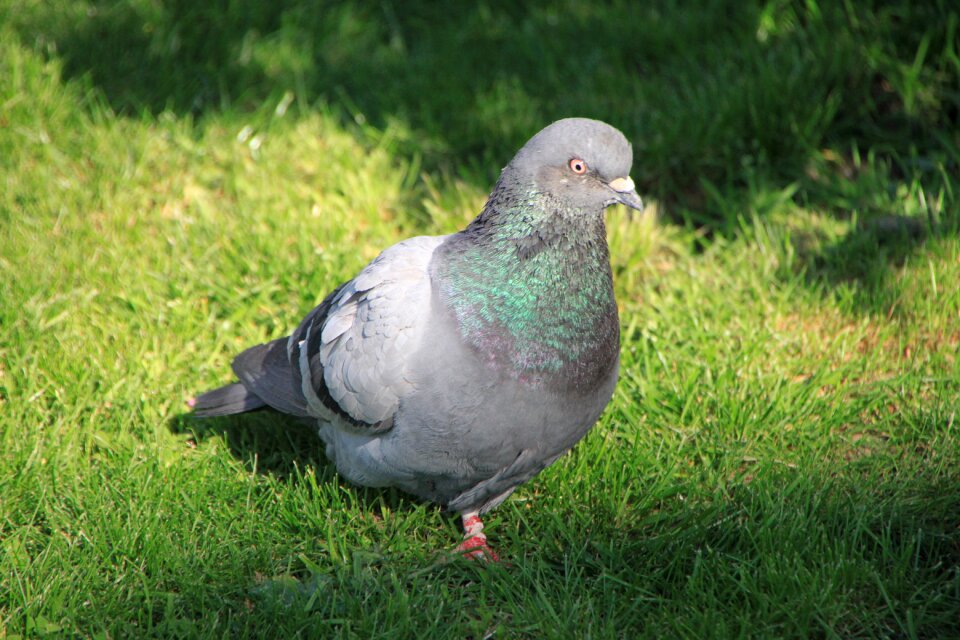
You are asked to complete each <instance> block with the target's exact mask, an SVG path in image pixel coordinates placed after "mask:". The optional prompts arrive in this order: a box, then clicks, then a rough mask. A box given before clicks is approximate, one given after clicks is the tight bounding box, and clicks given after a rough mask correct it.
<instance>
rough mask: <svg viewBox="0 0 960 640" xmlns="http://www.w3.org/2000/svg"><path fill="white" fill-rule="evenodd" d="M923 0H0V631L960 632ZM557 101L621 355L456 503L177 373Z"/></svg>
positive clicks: (958, 375) (958, 372)
mask: <svg viewBox="0 0 960 640" xmlns="http://www.w3.org/2000/svg"><path fill="white" fill-rule="evenodd" d="M958 31H960V9H957V8H956V5H955V4H953V3H951V2H948V1H947V0H940V1H937V0H933V1H930V2H925V3H920V2H909V1H908V0H899V1H897V0H894V1H891V2H862V3H861V2H856V3H854V2H837V3H826V2H822V3H818V2H817V1H816V0H807V1H806V2H790V1H787V0H768V1H765V2H757V3H741V2H735V1H733V0H712V1H711V0H700V1H699V2H695V3H674V2H670V1H668V0H654V1H653V2H648V3H643V5H642V6H636V5H635V3H627V2H611V3H607V4H604V5H601V4H598V3H577V2H562V3H557V4H555V5H553V6H552V8H547V7H539V8H537V7H533V6H530V5H526V4H524V3H514V2H510V3H508V2H494V1H486V2H480V3H475V4H472V5H471V6H469V7H464V8H462V9H459V10H455V9H453V8H448V9H446V10H444V11H438V10H437V7H436V6H435V5H433V4H431V3H426V2H413V3H400V2H391V1H386V2H380V3H362V2H352V3H323V2H316V3H311V2H305V1H303V0H299V1H295V0H284V1H281V2H273V3H261V2H254V1H253V0H231V1H229V2H227V1H218V2H208V3H193V2H187V1H186V0H176V1H172V2H165V3H160V2H153V1H151V0H129V1H127V2H96V1H93V0H87V1H84V0H58V2H40V1H38V0H0V639H2V640H6V639H12V638H25V637H29V638H33V637H58V638H59V637H78V638H79V637H97V638H124V637H178V638H179V637H188V638H193V637H198V638H200V637H203V638H206V637H217V638H235V637H266V638H274V637H331V636H345V637H359V638H379V637H390V638H397V637H431V638H447V637H450V638H475V639H477V640H479V639H481V638H491V637H496V638H513V637H521V638H544V637H547V638H550V637H553V638H573V637H602V638H634V637H652V638H662V637H683V638H707V637H716V638H731V637H816V638H883V637H890V638H943V637H957V636H958V635H960V415H958V414H960V44H958V42H960V35H958ZM569 115H582V116H588V117H596V118H600V119H603V120H605V121H608V122H610V123H611V124H613V125H615V126H617V127H618V128H620V129H621V130H623V131H624V133H625V134H626V135H627V137H628V138H630V139H631V140H632V142H633V145H634V150H635V161H634V169H633V177H634V179H635V180H636V182H637V184H638V186H639V189H640V191H641V192H642V194H643V195H644V197H645V200H647V201H648V202H649V203H650V206H649V207H648V211H647V212H646V213H645V214H644V215H643V216H633V217H632V218H631V217H629V216H628V215H627V212H626V211H625V210H620V209H611V210H610V211H609V212H608V214H607V222H608V232H609V241H610V248H611V256H612V262H613V268H614V278H615V281H616V290H617V297H618V301H619V304H620V307H621V314H620V319H621V327H622V353H621V377H620V382H619V384H618V387H617V391H616V393H615V395H614V399H613V401H612V402H611V404H610V406H609V408H608V409H607V411H606V412H605V414H604V415H603V417H602V418H601V420H600V422H599V423H598V424H597V426H596V427H595V428H594V429H593V430H592V431H591V432H590V434H589V435H588V436H587V438H586V439H585V440H584V441H583V442H581V443H580V444H579V445H578V446H577V447H576V448H575V449H574V450H573V451H572V452H571V453H570V454H569V455H567V456H565V457H563V458H562V459H561V460H560V461H558V462H557V463H556V464H555V465H553V466H552V467H550V468H549V469H548V470H546V471H545V472H543V473H542V474H541V475H539V476H538V477H537V478H535V479H534V480H533V481H531V482H530V483H528V484H526V485H524V486H523V487H521V489H520V490H518V492H517V493H516V494H515V495H514V497H512V498H511V499H510V500H508V501H507V502H506V503H505V504H504V505H503V506H502V507H500V508H499V509H498V510H497V511H495V512H494V513H493V514H492V515H491V516H490V517H489V518H488V519H487V521H486V522H487V530H486V531H487V533H488V535H489V536H490V541H491V543H492V545H493V546H494V547H495V548H496V549H497V550H498V552H500V554H501V556H503V557H504V558H505V560H506V562H505V563H502V564H498V565H488V564H483V563H475V562H470V561H466V560H462V559H460V558H456V557H453V556H451V555H450V554H449V553H448V550H449V549H450V548H452V546H453V545H454V544H455V543H456V541H457V540H458V538H459V532H458V529H457V523H456V521H455V519H453V518H451V517H450V515H449V514H445V513H443V512H442V511H440V510H439V509H438V508H436V507H435V506H432V505H427V504H422V503H419V502H417V501H415V500H413V499H411V498H409V497H407V496H405V495H403V494H401V493H398V492H394V491H381V490H371V489H360V488H357V487H354V486H351V485H349V484H347V483H346V482H345V481H344V480H343V479H342V478H340V477H338V476H337V474H336V473H335V471H334V469H333V467H332V465H330V464H329V463H328V462H327V461H326V459H325V458H324V456H323V453H322V450H321V448H320V447H319V446H318V440H317V439H316V438H315V436H314V435H313V433H312V432H311V431H310V429H308V428H306V427H304V426H302V425H300V424H298V423H295V422H293V421H290V420H286V419H283V418H280V417H277V416H275V415H271V414H268V413H256V414H252V415H248V416H241V417H234V418H224V419H217V420H212V421H197V420H194V419H192V418H190V417H189V415H188V411H187V408H186V406H185V400H186V399H187V398H189V397H191V396H192V395H194V394H195V393H197V392H198V391H201V390H205V389H207V388H210V387H212V386H215V385H218V384H222V383H225V382H227V381H229V379H230V373H229V362H230V360H231V358H232V356H233V355H235V354H236V353H237V352H238V351H239V350H240V349H242V348H243V347H244V346H246V345H249V344H252V343H256V342H260V341H265V340H268V339H271V338H274V337H279V336H282V335H286V333H287V332H289V330H290V329H291V328H293V327H294V326H295V325H296V323H297V322H298V321H299V319H300V318H301V317H302V315H303V314H305V313H306V312H307V311H308V310H309V309H310V308H312V306H313V305H315V304H316V303H317V302H319V300H320V299H322V297H323V296H324V294H325V293H326V292H328V291H329V290H330V289H331V288H332V287H334V286H336V285H337V284H338V283H340V282H342V281H343V280H345V279H348V278H350V277H351V276H352V275H353V274H355V273H356V272H357V270H359V269H360V268H361V267H362V266H363V265H364V264H365V263H366V262H367V261H369V260H370V259H372V258H373V257H374V256H376V255H377V254H378V252H379V251H380V250H381V249H383V248H385V247H386V246H388V245H390V244H392V243H394V242H396V241H398V240H401V239H403V238H405V237H409V236H411V235H417V234H438V233H448V232H451V231H454V230H457V229H459V228H462V227H463V226H464V225H465V224H466V223H467V222H468V221H469V220H470V219H471V218H472V217H473V216H474V215H475V214H476V213H477V212H478V211H479V209H480V207H481V206H482V204H483V202H484V199H485V195H486V193H487V192H488V190H489V188H490V186H491V185H492V183H493V181H494V180H495V178H496V176H497V174H498V172H499V169H500V168H501V167H502V166H503V165H504V164H505V163H506V162H507V161H508V160H509V159H510V157H511V156H512V153H513V152H514V151H515V150H516V149H517V148H519V146H520V145H521V144H522V143H523V142H524V141H525V140H526V139H527V138H528V137H529V136H530V135H532V134H533V133H535V132H536V131H537V130H539V129H540V128H541V127H542V126H544V125H546V124H548V123H549V122H551V121H552V120H554V119H556V118H559V117H563V116H569Z"/></svg>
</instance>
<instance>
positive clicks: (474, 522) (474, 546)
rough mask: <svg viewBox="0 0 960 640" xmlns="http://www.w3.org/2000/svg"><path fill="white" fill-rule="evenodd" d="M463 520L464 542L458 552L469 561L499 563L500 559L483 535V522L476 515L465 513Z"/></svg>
mask: <svg viewBox="0 0 960 640" xmlns="http://www.w3.org/2000/svg"><path fill="white" fill-rule="evenodd" d="M462 519H463V542H461V543H460V544H459V545H457V549H456V550H457V552H459V553H460V554H461V555H462V556H463V557H464V558H467V559H469V560H483V561H489V562H499V561H500V557H499V556H497V554H496V553H494V551H493V549H491V548H490V545H488V544H487V536H486V535H485V534H484V533H483V521H482V520H481V519H480V516H479V515H477V514H476V513H465V514H463V516H462Z"/></svg>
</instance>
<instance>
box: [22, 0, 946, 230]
mask: <svg viewBox="0 0 960 640" xmlns="http://www.w3.org/2000/svg"><path fill="white" fill-rule="evenodd" d="M920 5H922V6H920ZM810 6H812V7H814V8H815V7H816V5H815V4H814V5H810ZM20 9H21V10H20V11H18V12H16V14H12V15H11V16H9V18H10V22H11V23H12V24H13V25H15V27H16V28H18V30H19V31H20V33H21V34H22V35H23V37H24V38H25V39H29V41H32V42H35V43H37V44H39V45H41V46H43V45H46V50H48V51H51V52H52V53H53V55H55V56H57V57H59V58H60V59H62V61H63V63H64V71H65V74H66V75H67V77H69V78H88V79H89V80H90V81H91V82H92V84H93V85H94V87H96V88H97V89H98V90H99V91H100V92H102V94H103V95H104V96H105V97H106V99H107V102H108V103H109V105H110V106H111V107H112V108H113V109H114V110H117V111H119V112H121V113H132V114H136V113H139V112H141V111H144V110H146V111H149V112H153V113H158V112H160V111H163V110H172V111H174V112H175V113H178V114H181V115H187V114H189V115H192V116H197V117H202V116H203V115H204V114H206V113H210V112H221V111H224V110H230V109H234V108H239V109H240V110H247V109H251V108H259V107H260V106H261V105H262V104H264V103H271V104H272V102H271V101H277V100H279V99H280V98H281V96H282V95H283V94H284V93H286V92H291V93H292V94H293V95H295V96H296V97H297V98H298V100H299V101H300V106H301V107H306V106H307V105H310V104H313V103H314V102H315V101H316V100H318V99H319V100H322V101H324V102H327V103H329V104H332V105H334V106H335V108H336V109H338V110H340V111H341V112H342V113H343V114H344V116H345V121H346V122H351V121H356V122H370V123H372V124H374V125H376V126H377V127H385V126H388V125H389V124H391V123H397V122H399V123H401V124H402V125H403V126H404V127H407V128H409V130H410V131H409V137H408V138H407V147H406V148H401V150H400V151H401V153H404V154H416V155H421V156H423V157H424V159H425V163H424V166H425V168H426V169H427V170H436V169H443V170H448V171H451V172H455V173H459V174H460V175H461V177H464V178H466V179H471V180H474V181H476V183H477V184H478V185H482V186H484V187H486V185H488V184H489V183H490V182H491V181H492V180H493V179H494V178H495V173H496V171H497V170H498V168H499V167H500V166H502V165H503V163H504V162H505V160H506V159H507V158H509V157H510V156H511V155H512V153H513V152H514V151H515V150H516V149H517V148H518V146H519V145H520V144H522V143H523V142H524V141H525V140H526V139H527V138H528V137H529V136H530V135H531V134H532V133H534V132H535V131H537V130H538V129H539V128H540V127H542V126H543V125H544V124H546V123H547V122H550V121H552V120H554V119H557V118H560V117H565V116H570V115H582V116H589V117H597V118H601V119H605V120H608V121H610V122H611V123H613V124H615V125H616V126H618V127H620V128H621V129H623V130H624V132H625V133H626V134H627V135H628V137H629V138H630V139H631V140H633V141H634V145H635V149H636V152H637V156H638V159H639V162H638V163H637V164H638V166H637V168H636V172H637V175H635V176H634V177H635V179H636V181H637V182H638V184H639V185H641V187H642V190H643V191H644V192H645V193H647V194H650V195H653V196H654V197H656V198H657V199H658V200H659V201H660V202H661V203H663V204H664V205H666V206H667V208H668V209H672V210H673V211H674V212H675V213H676V212H679V211H680V210H683V209H687V210H690V211H694V212H700V215H699V218H700V221H701V222H702V223H704V224H708V225H709V224H713V223H716V222H717V221H718V220H719V221H722V219H721V218H720V216H721V215H722V214H721V212H718V211H716V210H714V209H711V207H710V202H709V198H707V197H705V192H704V188H703V184H704V181H707V182H709V183H712V184H717V185H721V187H722V188H723V189H724V191H731V192H733V193H736V192H738V191H739V190H742V189H743V188H744V182H743V176H744V174H745V172H749V171H753V170H760V171H762V172H764V173H767V174H770V176H771V177H772V178H773V179H774V180H775V181H776V183H778V184H786V183H791V182H794V181H796V179H797V177H798V176H800V175H802V172H803V170H804V168H805V167H806V166H807V165H808V162H809V160H810V158H811V157H812V156H813V155H816V154H817V153H819V151H820V150H821V149H822V148H824V147H829V146H834V145H836V146H839V147H843V148H844V151H845V150H846V147H848V146H849V145H850V144H851V142H854V143H857V144H860V145H861V147H864V146H865V147H872V146H874V145H877V146H880V147H882V148H884V149H887V150H888V151H889V152H891V153H897V152H898V150H899V151H902V152H907V151H908V150H909V149H911V148H919V149H920V151H919V152H917V153H919V154H920V155H921V156H925V154H926V151H925V149H924V147H925V146H934V147H937V144H936V141H937V140H939V139H941V138H940V137H938V136H941V137H942V136H943V135H944V133H943V131H941V130H943V129H945V128H948V127H956V126H957V122H958V117H960V115H958V112H960V98H958V97H957V96H958V95H960V92H957V95H954V89H956V88H957V87H956V86H955V85H956V83H957V80H956V74H955V73H951V72H950V70H951V68H952V67H950V66H949V65H950V62H949V60H948V59H949V54H950V52H952V49H951V46H952V45H951V44H950V42H949V26H948V25H949V24H952V23H951V16H953V17H956V15H957V14H956V13H955V12H953V11H952V10H949V9H948V8H947V6H946V3H929V5H928V4H926V3H910V2H907V0H903V1H902V2H899V3H898V2H894V3H891V6H889V7H879V8H871V9H869V10H867V11H865V12H862V13H860V14H858V15H848V14H847V13H846V11H845V10H844V9H842V8H840V6H839V5H836V6H835V5H829V4H828V5H824V6H823V7H822V8H820V9H803V8H802V7H800V6H799V4H798V5H797V6H794V5H793V4H791V3H770V4H769V6H766V7H763V6H761V5H759V4H753V3H741V2H734V1H733V0H727V1H720V2H703V3H700V5H699V6H697V7H695V8H694V7H689V8H686V7H685V8H678V7H677V5H676V4H675V3H673V2H670V1H668V0H660V1H657V2H650V3H645V4H644V5H643V6H638V5H636V4H635V3H628V2H622V1H613V2H609V3H607V4H604V5H599V4H591V3H582V2H566V3H562V4H561V5H551V6H549V7H539V6H536V5H527V4H523V3H515V2H506V1H501V0H486V1H485V2H479V3H472V4H470V5H469V6H463V7H461V8H459V9H458V10H457V11H437V10H436V7H435V5H433V4H431V3H426V2H405V3H399V2H391V1H386V2H361V1H356V2H343V3H326V2H317V3H315V2H305V1H304V0H281V1H280V2H273V3H262V2H256V1H254V0H234V1H230V2H226V1H220V2H209V3H195V2H190V1H189V0H173V1H171V2H164V3H151V2H138V1H131V2H125V3H105V2H94V3H87V2H75V3H73V4H68V5H67V6H65V7H63V6H57V7H47V6H46V5H44V4H42V3H41V4H37V5H31V6H25V7H21V8H20ZM954 22H955V21H954ZM918 49H919V50H922V52H923V55H922V56H918ZM944 60H948V61H946V62H944ZM910 65H912V66H910ZM917 65H919V66H917ZM905 69H912V71H911V72H910V73H912V74H913V75H909V74H908V73H907V72H906V71H905ZM914 76H916V77H914ZM944 139H946V140H948V142H949V135H947V136H946V138H944ZM938 148H939V147H938ZM464 167H467V168H468V169H470V170H469V171H465V170H464Z"/></svg>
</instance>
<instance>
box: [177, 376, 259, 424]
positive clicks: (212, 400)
mask: <svg viewBox="0 0 960 640" xmlns="http://www.w3.org/2000/svg"><path fill="white" fill-rule="evenodd" d="M192 406H193V415H195V416H197V417H199V418H212V417H214V416H228V415H231V414H234V413H244V412H247V411H254V410H256V409H262V408H263V407H265V406H267V403H266V402H264V401H263V400H261V399H260V398H259V397H258V396H257V395H256V394H254V393H253V392H251V391H250V390H248V389H247V388H246V387H245V386H243V385H242V384H240V383H239V382H234V383H233V384H228V385H226V386H223V387H220V388H219V389H214V390H212V391H207V392H206V393H202V394H200V395H199V396H197V398H196V399H195V400H194V401H193V404H192Z"/></svg>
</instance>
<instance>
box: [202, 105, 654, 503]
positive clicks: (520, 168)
mask: <svg viewBox="0 0 960 640" xmlns="http://www.w3.org/2000/svg"><path fill="white" fill-rule="evenodd" d="M578 160H579V161H581V162H582V163H583V166H581V165H580V164H577V162H576V161H578ZM631 161H632V154H631V150H630V145H629V143H628V142H627V141H626V139H625V138H624V137H623V135H622V134H621V133H620V132H619V131H617V130H616V129H614V128H612V127H610V126H609V125H606V124H604V123H601V122H597V121H594V120H586V119H579V118H572V119H567V120H561V121H558V122H556V123H554V124H552V125H550V126H549V127H547V128H545V129H544V130H543V131H541V132H540V133H538V134H537V135H536V136H534V137H533V138H532V139H531V140H530V141H529V142H528V143H527V144H526V145H525V146H524V147H523V148H522V149H521V150H520V151H519V152H518V153H517V155H516V156H515V157H514V159H513V160H512V161H511V162H510V164H508V165H507V167H505V168H504V170H503V172H502V174H501V177H500V180H499V181H498V183H497V185H496V186H495V188H494V191H493V192H492V193H491V195H490V198H489V200H488V202H487V204H486V206H485V207H484V209H483V211H482V212H481V213H480V215H479V216H478V217H477V218H476V219H475V220H474V221H473V222H472V223H471V224H470V225H469V226H468V227H467V228H466V229H465V230H464V231H461V232H460V233H456V234H452V235H449V236H439V237H418V238H412V239H409V240H405V241H403V242H400V243H398V244H396V245H394V246H392V247H390V248H389V249H387V250H385V251H384V252H383V253H381V254H380V256H378V257H377V258H376V259H375V260H373V262H371V263H370V264H369V265H367V266H366V267H365V268H364V269H363V270H362V271H361V272H360V273H359V274H358V275H357V276H356V277H355V278H354V279H352V280H350V281H349V282H346V283H345V284H343V285H341V286H340V287H338V288H337V289H336V290H335V291H333V292H332V293H331V294H330V295H329V296H327V298H326V299H324V301H323V302H322V303H321V304H320V305H319V306H318V307H317V308H316V309H314V310H313V311H311V312H310V313H309V314H308V315H307V316H306V318H304V319H303V321H302V322H301V323H300V325H299V326H298V327H297V328H296V330H295V331H293V333H291V334H290V336H288V337H287V338H283V339H280V340H274V341H273V342H270V343H267V344H265V345H259V346H255V347H252V348H250V349H248V350H247V351H245V352H243V353H242V354H241V355H240V356H238V357H237V358H236V360H234V363H233V370H234V373H235V374H236V376H237V378H238V380H239V382H238V383H234V384H231V385H227V386H226V387H222V388H220V389H215V390H213V391H210V392H208V393H205V394H203V395H201V396H200V397H198V398H197V400H196V405H195V412H196V415H198V416H216V415H226V414H230V413H239V412H243V411H249V410H253V409H257V408H261V407H263V406H268V407H271V408H273V409H275V410H277V411H280V412H283V413H288V414H291V415H294V416H300V417H305V418H310V419H313V420H316V422H317V424H318V431H319V435H320V437H321V438H322V439H323V441H324V442H325V443H326V452H327V455H328V457H329V458H330V459H331V460H333V461H334V463H335V464H336V467H337V469H338V471H339V472H340V473H341V474H342V475H344V476H345V477H346V478H348V479H349V480H351V481H352V482H354V483H356V484H359V485H364V486H371V487H386V486H394V487H398V488H400V489H403V490H405V491H408V492H410V493H412V494H414V495H416V496H419V497H421V498H423V499H426V500H431V501H436V502H438V503H440V504H442V505H444V506H446V507H447V508H449V509H451V510H454V511H457V512H461V513H466V512H478V511H479V512H481V513H482V512H484V511H486V510H488V509H490V508H492V507H494V506H496V505H498V504H499V503H500V502H502V501H503V500H504V499H505V498H506V497H507V496H508V495H509V494H510V493H511V492H512V491H513V490H514V489H515V488H516V487H517V486H518V485H519V484H521V483H523V482H524V481H526V480H528V479H530V478H531V477H533V476H534V475H535V474H537V473H538V472H539V471H541V470H542V469H544V468H545V467H546V466H548V465H549V464H551V463H552V462H553V461H554V460H556V459H557V458H558V457H559V456H560V455H562V454H563V453H564V452H566V451H567V450H569V449H570V447H572V446H573V445H574V444H575V443H576V442H577V441H578V440H580V439H581V438H582V437H583V435H584V434H585V433H586V432H587V430H588V429H589V428H590V427H591V426H592V425H593V424H594V423H595V422H596V420H597V419H598V417H599V416H600V414H601V412H602V411H603V409H604V407H605V406H606V405H607V403H608V402H609V400H610V397H611V395H612V393H613V389H614V385H615V384H616V379H617V368H618V352H619V323H618V320H617V309H616V303H615V300H614V298H613V289H612V279H611V276H610V266H609V256H608V253H607V245H606V237H605V228H604V223H603V210H604V208H605V207H607V206H608V205H610V204H613V203H615V202H622V203H624V204H627V205H628V206H631V207H634V208H641V206H642V205H641V203H640V199H639V198H638V197H637V195H636V193H635V192H634V191H633V188H632V182H630V180H629V177H628V172H629V169H630V164H631ZM581 169H582V170H583V171H582V172H581Z"/></svg>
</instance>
